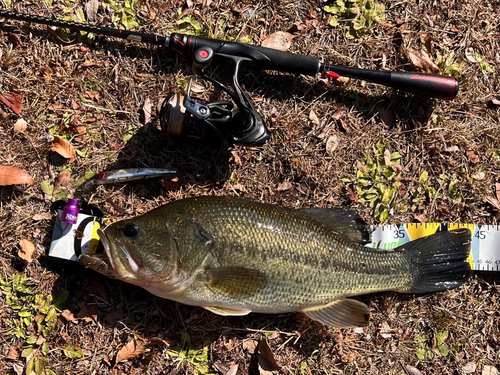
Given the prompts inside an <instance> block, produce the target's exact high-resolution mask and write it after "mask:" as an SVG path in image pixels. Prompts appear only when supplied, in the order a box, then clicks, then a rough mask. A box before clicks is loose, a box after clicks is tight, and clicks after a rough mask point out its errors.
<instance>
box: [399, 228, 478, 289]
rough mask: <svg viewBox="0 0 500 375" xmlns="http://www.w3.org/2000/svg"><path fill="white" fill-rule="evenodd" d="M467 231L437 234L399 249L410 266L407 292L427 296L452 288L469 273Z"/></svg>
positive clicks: (464, 279)
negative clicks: (406, 256) (411, 276)
mask: <svg viewBox="0 0 500 375" xmlns="http://www.w3.org/2000/svg"><path fill="white" fill-rule="evenodd" d="M470 243H471V232H470V230H469V229H467V228H463V229H456V230H452V231H448V232H446V231H445V232H437V233H435V234H433V235H430V236H427V237H424V238H419V239H417V240H415V241H412V242H409V243H408V244H406V245H403V246H401V249H402V251H404V252H405V253H407V254H408V256H409V258H410V264H411V267H413V276H414V277H413V280H414V283H413V286H412V287H411V288H410V289H409V290H405V292H408V293H430V292H439V291H443V290H447V289H453V288H456V287H458V286H460V285H462V284H463V283H465V282H466V281H467V279H468V278H469V276H470V274H471V268H470V264H469V263H468V262H467V257H468V256H469V252H470Z"/></svg>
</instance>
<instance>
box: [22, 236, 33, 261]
mask: <svg viewBox="0 0 500 375" xmlns="http://www.w3.org/2000/svg"><path fill="white" fill-rule="evenodd" d="M19 246H20V247H21V249H20V250H19V252H18V255H19V256H20V257H21V258H22V259H24V260H25V261H27V262H29V263H31V262H33V254H34V253H35V250H36V248H35V245H33V243H32V242H30V241H28V240H21V241H20V242H19Z"/></svg>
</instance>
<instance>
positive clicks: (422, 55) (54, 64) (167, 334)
mask: <svg viewBox="0 0 500 375" xmlns="http://www.w3.org/2000/svg"><path fill="white" fill-rule="evenodd" d="M3 3H4V6H5V5H6V6H7V7H8V9H10V10H15V11H18V12H23V13H30V14H36V15H44V16H48V17H57V18H65V17H68V19H72V20H79V21H82V22H88V23H92V24H96V25H99V26H108V27H118V26H120V25H119V24H120V22H121V23H122V25H121V26H123V23H126V24H127V25H129V26H132V27H133V29H134V30H139V31H142V32H145V33H151V34H158V35H168V34H169V33H172V32H176V31H177V32H187V33H195V32H198V33H199V35H202V36H208V37H214V38H220V39H226V40H233V41H237V40H241V41H244V42H247V43H252V44H256V45H260V44H261V43H262V42H263V40H265V39H266V38H268V37H271V36H272V35H273V34H274V33H276V32H286V33H289V34H286V35H287V36H288V37H289V38H290V39H289V40H290V44H291V45H290V47H289V48H288V50H289V51H291V52H295V53H300V54H304V55H312V56H317V57H320V59H321V61H324V62H327V63H334V64H337V65H345V66H349V67H357V68H362V69H375V70H387V71H418V72H438V73H440V74H445V75H455V76H456V77H457V78H458V80H459V82H460V92H459V94H458V96H457V98H456V99H454V100H451V101H445V100H437V99H432V98H428V97H423V96H418V95H413V94H408V93H405V92H402V91H398V90H395V89H392V88H388V87H385V86H380V85H376V84H372V83H367V82H364V81H360V80H355V79H340V80H338V81H332V80H326V79H321V78H320V77H308V76H296V75H291V74H282V73H277V72H274V71H254V70H249V71H247V72H243V74H242V77H241V82H242V84H243V86H244V88H245V89H246V90H247V92H248V93H249V96H250V97H251V98H252V100H253V101H254V102H255V103H256V106H257V108H258V110H259V112H260V113H261V114H262V117H263V119H264V121H265V122H266V124H267V126H268V127H269V129H270V131H271V138H270V140H269V141H268V142H267V144H265V145H264V146H263V147H258V148H244V147H240V146H228V145H224V146H221V147H217V146H215V145H214V144H205V143H203V142H201V141H198V140H186V139H179V138H176V137H173V136H169V135H167V134H166V133H165V132H163V131H162V130H161V129H160V127H159V120H158V118H157V116H156V110H155V108H156V106H157V104H158V102H159V101H160V100H162V99H164V98H169V97H170V96H171V95H173V94H174V93H185V91H186V88H187V82H188V79H189V76H190V74H191V60H190V59H189V58H184V57H180V56H179V55H176V54H175V53H172V52H170V51H167V50H165V49H164V48H159V47H156V46H150V45H146V44H139V43H134V42H131V41H124V40H119V39H114V38H111V37H103V36H95V37H93V39H91V40H89V39H87V38H86V37H85V36H84V35H81V34H80V35H78V34H76V33H74V34H71V35H67V38H64V35H63V34H62V32H63V30H55V29H54V30H51V29H48V28H47V27H45V26H42V25H35V24H31V25H30V24H28V23H25V22H19V21H13V20H3V19H0V63H1V66H0V78H1V79H0V94H1V95H3V94H5V93H9V94H12V95H13V98H14V99H12V97H11V99H12V100H13V101H14V102H16V100H17V101H18V103H17V104H18V105H19V104H20V105H21V106H20V107H17V108H16V106H15V105H13V104H12V103H13V102H12V101H10V102H9V101H7V103H5V102H4V101H2V103H0V109H1V111H0V116H1V122H0V134H1V137H0V145H1V146H0V147H1V150H2V152H1V154H0V164H1V165H2V166H14V167H17V168H19V169H21V170H24V171H26V172H27V173H28V174H29V175H30V176H31V177H32V179H33V183H32V184H31V185H30V184H16V185H8V186H0V228H1V231H0V243H1V244H2V245H1V246H0V278H1V279H2V280H3V283H2V289H1V293H0V333H1V334H0V358H1V360H0V374H24V373H26V374H29V373H32V372H34V373H37V374H43V373H46V374H53V373H56V374H89V375H90V374H143V373H144V374H209V373H214V374H219V373H220V374H224V375H226V374H233V375H234V374H241V375H243V374H259V373H260V374H270V373H272V374H278V373H280V374H411V375H417V374H482V375H494V374H497V373H498V371H499V370H500V338H499V337H500V319H499V318H500V313H499V291H500V287H499V285H500V284H499V281H500V278H499V274H498V273H495V272H476V273H474V275H473V277H472V279H471V280H470V281H469V282H468V283H466V284H465V285H463V286H462V287H460V288H458V289H455V290H451V291H447V292H443V293H436V294H432V295H424V296H420V295H402V294H395V293H381V294H376V295H366V296H361V297H359V299H360V300H361V301H363V302H365V303H367V304H368V305H369V307H370V309H371V312H372V320H371V322H370V324H369V326H368V327H366V328H364V329H342V330H340V329H330V328H327V327H325V326H323V325H321V324H318V323H315V322H313V321H311V320H309V319H307V318H306V317H304V316H302V315H301V314H298V313H297V314H283V315H261V314H250V315H248V316H244V317H228V318H225V317H221V316H217V315H214V314H212V313H210V312H208V311H205V310H203V309H202V308H197V307H188V306H184V305H181V304H177V303H174V302H171V301H168V300H163V299H160V298H156V297H154V296H152V295H150V294H149V293H147V292H145V291H144V290H142V289H140V288H139V287H135V286H132V285H128V284H125V283H122V282H119V281H115V280H110V279H107V278H106V277H104V276H100V275H97V274H96V273H95V272H93V271H91V270H88V269H85V268H83V267H81V266H80V265H79V264H77V263H76V262H63V261H54V260H53V259H50V258H48V257H47V256H46V255H47V253H48V249H49V247H50V243H51V238H52V232H53V227H54V223H55V217H54V214H55V211H54V209H53V207H52V203H53V202H54V201H56V200H57V199H59V198H64V197H68V196H71V195H72V194H74V192H75V190H76V189H77V186H76V185H78V184H79V183H81V182H82V181H83V180H82V179H84V178H90V174H89V172H93V173H94V174H97V173H100V172H103V171H108V170H113V169H117V168H133V167H159V168H165V167H166V168H173V169H176V170H177V171H178V173H177V174H176V175H175V176H172V177H167V178H162V179H152V180H148V181H136V182H129V183H123V184H113V185H101V186H98V187H97V188H95V189H93V190H92V192H91V195H90V196H89V197H87V198H88V201H90V202H91V203H92V204H94V205H96V206H97V207H99V208H100V209H101V210H102V211H103V212H104V214H105V217H106V220H107V221H108V222H111V221H113V220H117V219H122V218H126V217H132V216H135V215H137V214H141V213H144V212H147V211H149V210H150V209H152V208H154V207H157V206H159V205H162V204H165V203H168V202H171V201H174V200H178V199H182V198H185V197H188V196H199V195H239V196H244V197H250V198H256V199H260V200H262V201H264V202H269V203H276V204H280V205H283V206H287V207H295V208H305V207H345V208H351V209H353V210H355V211H357V212H358V213H359V214H360V215H361V216H362V218H363V219H364V220H365V221H366V222H367V223H368V224H376V225H379V224H381V223H380V222H379V221H378V220H377V219H380V218H382V219H384V217H383V216H382V217H381V216H377V215H376V214H375V213H374V212H373V209H372V208H371V207H370V203H369V199H368V197H367V191H366V186H365V185H363V184H362V180H363V173H368V172H366V171H367V169H368V167H369V163H368V161H367V159H366V157H365V155H367V156H369V157H371V158H372V159H376V157H377V155H376V153H377V152H380V150H382V155H383V150H389V151H390V152H391V153H399V157H398V159H397V160H398V162H399V164H400V166H397V167H394V169H393V171H394V172H395V174H396V177H395V178H392V179H388V178H385V177H384V176H383V173H381V172H380V171H377V172H376V173H375V174H374V175H372V176H375V177H373V178H376V179H380V181H379V182H381V183H382V187H381V190H380V189H379V191H378V192H376V193H375V195H376V196H377V194H378V195H380V197H379V196H377V197H378V198H377V199H384V197H382V195H383V193H384V191H393V193H394V194H393V199H392V200H391V202H390V203H388V204H387V209H386V211H387V214H388V217H387V218H386V219H385V220H384V221H383V223H384V224H387V223H411V222H462V223H474V224H499V223H498V218H499V210H500V203H499V201H500V175H499V166H500V147H499V145H498V142H499V139H500V122H499V114H500V112H499V111H500V82H499V78H498V70H499V69H500V52H499V51H500V50H499V37H500V28H499V21H498V19H499V18H500V2H498V1H487V0H464V1H438V0H432V1H423V0H413V1H392V0H381V1H380V3H381V4H383V5H384V6H385V7H384V9H383V11H382V14H378V15H373V14H372V13H367V15H366V16H365V20H364V21H363V22H364V24H361V26H360V27H359V30H357V31H356V33H357V34H356V35H355V36H354V38H350V37H348V35H347V33H348V30H349V27H350V26H352V25H353V17H354V15H353V14H350V15H349V12H348V11H347V10H346V11H342V10H341V9H340V8H341V7H340V5H341V4H340V3H341V2H340V3H339V2H323V1H310V2H305V1H304V2H300V1H288V0H287V1H280V2H272V1H265V0H264V1H256V0H249V1H244V2H238V1H231V0H229V1H222V0H220V1H217V0H214V1H210V0H203V1H202V0H188V1H183V0H179V1H157V0H152V1H142V0H141V1H132V0H131V1H127V2H126V3H127V4H125V2H123V1H116V2H113V1H111V0H107V1H103V0H102V1H97V0H94V1H88V2H85V1H79V0H65V1H62V0H50V1H48V0H47V1H45V0H44V1H29V0H24V1H17V0H12V1H7V2H6V1H5V0H4V1H3ZM346 3H347V4H348V6H351V7H352V6H353V5H354V3H355V4H358V5H363V6H365V7H369V6H370V4H373V2H370V1H368V0H357V1H351V2H348V1H346ZM331 5H337V6H339V8H337V9H333V8H326V10H329V12H327V11H326V10H325V7H326V6H331ZM125 6H127V7H128V8H129V9H128V10H125ZM377 9H379V10H380V8H377ZM335 12H337V13H335ZM336 16H338V20H339V25H338V26H335V27H334V26H331V25H330V22H331V21H332V17H336ZM82 18H83V19H82ZM134 22H136V23H137V25H136V24H135V23H134ZM352 30H354V29H352ZM352 30H351V32H354V31H352ZM292 37H293V38H292ZM422 51H423V52H422ZM212 74H213V75H214V77H218V78H220V79H226V81H225V82H229V81H227V78H230V67H229V66H227V65H224V64H218V65H214V66H213V69H212ZM220 95H221V94H220V92H219V93H218V92H214V90H213V86H212V85H211V84H210V83H206V82H205V83H203V85H202V86H201V87H197V89H196V96H197V97H199V98H201V99H204V100H216V99H218V98H220ZM4 98H5V96H4ZM15 98H18V99H15ZM16 112H17V113H16ZM21 120H23V121H21ZM54 137H62V138H63V139H65V140H67V141H68V142H69V143H70V145H71V146H72V147H73V148H74V149H75V150H76V154H75V156H74V159H75V160H71V158H68V157H63V156H61V155H60V153H61V150H60V149H56V151H57V150H58V151H59V152H56V151H53V150H51V147H52V148H54V147H53V145H54V143H53V140H54ZM70 151H71V150H70ZM379 159H380V155H379ZM381 160H382V161H381V163H382V167H384V165H383V163H386V162H387V161H384V157H382V158H381ZM388 164H390V163H387V165H388ZM387 165H386V166H387ZM391 170H392V169H391ZM384 189H385V190H384ZM391 189H392V190H391ZM372 198H373V197H372ZM385 198H387V197H385ZM23 240H25V241H28V242H22V241H23ZM29 244H32V245H34V248H31V252H32V253H33V254H32V258H33V259H32V260H31V261H27V260H25V259H23V257H24V258H26V257H27V256H26V252H30V247H29V246H30V245H29ZM20 254H21V255H22V256H23V257H21V256H20ZM17 275H22V276H26V279H20V278H16V276H17ZM61 295H62V296H64V297H67V298H66V300H65V301H64V302H61V301H62V300H55V299H56V298H57V297H58V296H61ZM21 312H24V313H22V314H21ZM266 341H267V343H268V344H269V348H270V351H269V350H267V351H266V348H265V347H264V346H259V347H258V348H256V347H255V346H256V344H257V343H258V342H266ZM259 353H260V354H259ZM269 353H272V354H273V355H274V358H275V360H276V363H272V355H270V354H269ZM266 362H267V363H266ZM278 367H279V368H278Z"/></svg>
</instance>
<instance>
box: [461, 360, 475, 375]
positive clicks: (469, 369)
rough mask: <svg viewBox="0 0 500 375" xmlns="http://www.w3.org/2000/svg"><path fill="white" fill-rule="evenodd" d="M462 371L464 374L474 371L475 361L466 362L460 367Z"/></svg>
mask: <svg viewBox="0 0 500 375" xmlns="http://www.w3.org/2000/svg"><path fill="white" fill-rule="evenodd" d="M462 372H463V373H464V374H472V373H473V372H476V362H468V363H467V364H466V365H465V366H464V367H462Z"/></svg>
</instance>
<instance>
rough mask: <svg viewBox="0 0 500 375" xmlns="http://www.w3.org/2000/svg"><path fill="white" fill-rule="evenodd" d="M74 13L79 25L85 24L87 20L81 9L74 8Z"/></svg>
mask: <svg viewBox="0 0 500 375" xmlns="http://www.w3.org/2000/svg"><path fill="white" fill-rule="evenodd" d="M75 12H76V17H77V18H78V22H79V23H87V20H86V19H85V13H83V10H82V9H81V8H76V11H75Z"/></svg>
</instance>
